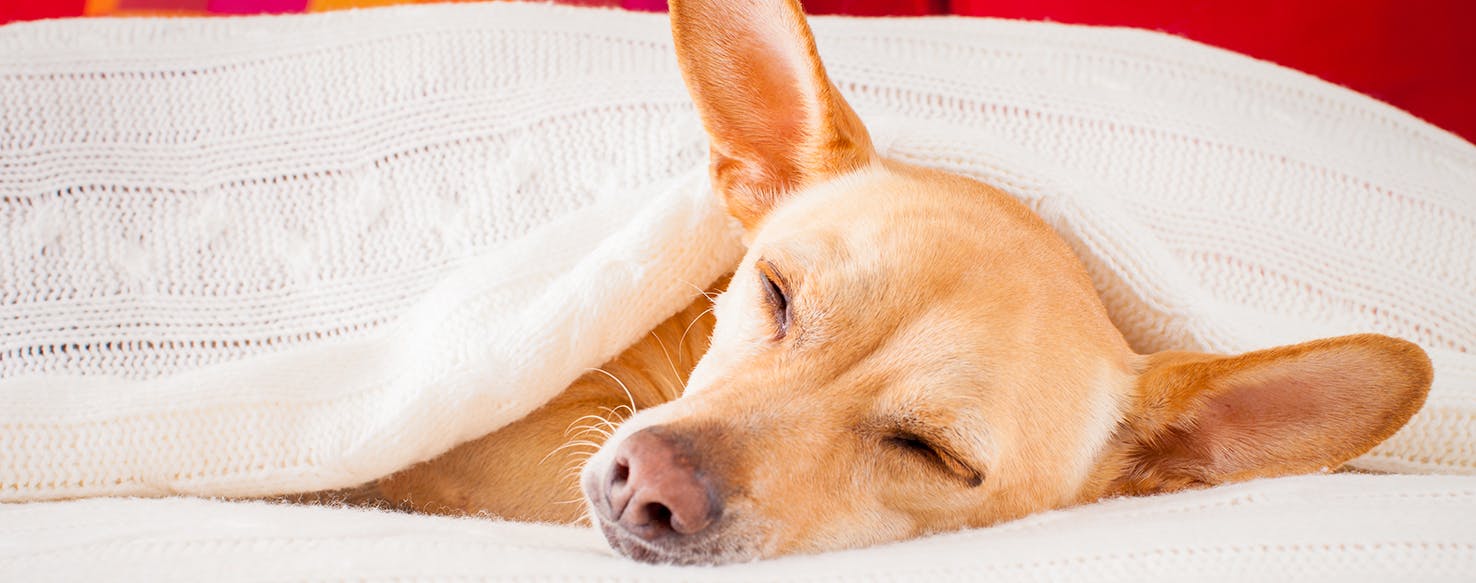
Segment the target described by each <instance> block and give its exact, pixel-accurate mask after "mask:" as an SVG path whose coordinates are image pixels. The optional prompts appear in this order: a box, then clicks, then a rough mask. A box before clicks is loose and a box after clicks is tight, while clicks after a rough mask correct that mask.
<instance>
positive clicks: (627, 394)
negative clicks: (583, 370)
mask: <svg viewBox="0 0 1476 583" xmlns="http://www.w3.org/2000/svg"><path fill="white" fill-rule="evenodd" d="M589 370H592V371H595V372H598V373H600V374H603V375H605V376H607V377H610V380H612V381H615V384H617V385H620V390H622V391H625V398H626V400H628V401H630V410H631V411H635V409H636V400H635V395H632V394H631V393H630V387H627V386H625V381H622V380H620V379H619V378H618V377H616V376H615V375H613V374H610V371H607V370H605V369H603V368H600V367H594V368H591V369H589Z"/></svg>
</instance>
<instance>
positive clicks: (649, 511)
mask: <svg viewBox="0 0 1476 583" xmlns="http://www.w3.org/2000/svg"><path fill="white" fill-rule="evenodd" d="M670 11H671V22H672V32H673V36H674V39H675V46H676V52H677V56H678V60H679V63H680V68H681V72H682V76H683V78H684V80H685V81H686V83H687V86H688V88H689V89H690V92H691V96H692V99H693V101H694V103H695V104H696V106H697V110H698V113H699V115H700V117H701V119H702V122H703V126H704V127H705V128H706V130H707V132H708V134H709V136H710V145H711V178H712V184H713V186H714V191H715V192H716V193H718V194H719V195H720V196H721V197H722V198H723V200H724V202H725V204H726V207H727V210H728V212H729V214H731V215H732V216H733V217H734V218H735V219H736V220H737V222H738V223H740V224H741V225H742V227H743V229H744V233H745V235H744V237H745V242H746V243H747V244H748V251H747V254H746V255H745V257H744V258H743V260H742V263H741V264H740V265H739V266H738V268H737V269H736V270H735V271H734V272H733V274H732V275H731V279H730V280H729V281H727V282H726V285H725V288H726V289H725V290H723V291H722V293H721V295H718V296H717V297H716V300H715V301H714V302H712V303H711V306H710V308H711V311H712V313H713V314H714V315H715V324H714V323H713V320H714V319H713V318H706V317H704V315H705V311H706V310H707V309H708V303H709V302H708V299H707V298H706V297H704V298H701V299H699V300H698V302H696V303H694V304H693V305H692V306H690V307H688V308H687V309H686V310H684V311H682V312H681V313H680V314H677V315H676V316H674V317H673V318H672V319H671V320H669V321H667V322H666V323H664V324H662V325H661V326H660V327H659V328H658V329H656V330H655V331H653V333H652V335H651V336H649V337H648V338H647V339H646V340H643V341H641V342H640V343H638V344H636V345H635V346H633V347H631V348H630V349H628V350H627V351H626V352H625V353H623V354H622V355H620V356H619V357H617V358H616V359H615V360H614V361H612V362H611V363H608V364H606V365H605V366H604V367H602V368H601V369H600V370H597V371H594V372H591V373H590V374H588V375H586V376H585V377H584V378H581V379H580V380H579V381H578V382H576V383H575V384H574V385H573V386H571V387H570V388H569V389H567V390H566V391H565V392H564V393H563V394H561V395H559V396H558V397H557V398H555V399H554V400H553V401H551V402H550V403H548V404H547V405H545V406H544V407H542V408H541V409H539V410H537V411H536V412H534V413H533V414H531V415H530V416H528V417H527V418H525V419H523V420H521V421H519V422H517V423H514V424H512V425H509V426H507V427H505V428H503V429H502V430H499V431H497V432H495V433H493V434H491V435H488V436H486V437H484V438H482V439H479V440H476V441H473V442H470V443H467V444H464V445H462V446H460V447H458V448H456V449H455V450H453V451H451V452H449V453H447V454H446V455H444V456H442V457H440V458H437V459H435V460H432V461H430V462H427V463H424V464H421V465H419V466H416V467H413V468H410V469H408V470H405V471H403V472H400V473H398V474H396V475H394V476H391V477H389V478H386V479H384V480H382V481H380V482H379V483H378V484H377V485H376V489H377V492H376V494H375V495H376V496H377V497H378V498H379V499H381V500H385V501H388V503H390V504H394V505H397V506H399V507H402V508H406V509H410V510H415V511H421V512H437V513H449V514H475V513H487V514H492V515H496V516H501V517H505V518H512V519H521V520H541V521H564V522H573V521H579V520H581V519H582V518H584V517H585V516H586V515H587V516H588V517H589V519H590V520H592V522H593V524H594V525H595V526H596V527H598V528H599V529H600V530H601V531H602V532H603V533H604V535H605V537H606V538H607V539H608V541H609V543H610V545H611V546H612V547H613V548H614V549H616V550H617V551H618V552H620V553H623V554H625V555H627V556H629V557H632V558H634V559H637V560H640V561H646V562H657V563H675V564H722V563H731V562H737V561H749V560H755V559H764V558H770V557H776V556H781V555H785V554H792V553H813V552H820V551H827V550H833V549H843V548H852V547H859V546H865V545H873V544H877V543H883V542H887V541H896V540H901V539H907V538H911V537H918V536H924V535H927V534H930V533H938V532H945V531H951V530H956V529H963V528H971V527H984V526H989V525H993V524H997V523H1000V522H1004V521H1009V520H1013V519H1017V518H1020V517H1023V516H1026V515H1029V514H1032V513H1036V512H1041V511H1045V510H1050V509H1056V508H1063V507H1069V506H1073V505H1079V504H1085V503H1089V502H1092V501H1095V500H1100V499H1102V498H1106V497H1114V496H1139V495H1149V494H1156V493H1163V492H1173V491H1177V490H1183V489H1187V488H1200V487H1207V486H1213V485H1216V484H1224V483H1229V482H1237V481H1243V480H1250V479H1255V478H1262V477H1270V476H1283V475H1291V474H1301V473H1309V472H1318V471H1329V470H1331V469H1334V468H1337V467H1338V466H1340V465H1342V464H1343V463H1344V462H1347V461H1348V460H1350V459H1352V458H1354V457H1357V456H1359V455H1361V454H1363V453H1364V452H1367V451H1368V450H1369V449H1370V448H1372V447H1373V446H1375V445H1376V444H1378V443H1379V442H1381V441H1383V440H1384V439H1386V438H1388V437H1389V436H1390V435H1392V434H1393V433H1394V432H1395V431H1396V430H1398V429H1399V428H1400V427H1401V426H1403V425H1404V424H1405V423H1406V422H1407V421H1408V420H1409V419H1410V417H1411V416H1412V415H1413V414H1414V413H1415V412H1416V411H1417V410H1418V409H1419V408H1420V407H1421V405H1422V404H1423V403H1424V400H1425V397H1426V394H1427V393H1428V391H1429V386H1430V382H1431V376H1432V371H1431V366H1430V361H1429V359H1428V357H1427V356H1426V355H1425V353H1424V352H1423V351H1422V350H1421V349H1420V348H1419V347H1418V346H1416V345H1414V344H1412V343H1409V342H1406V341H1403V340H1399V339H1395V338H1390V337H1386V336H1379V335H1372V334H1366V335H1356V336H1346V337H1339V338H1331V339H1324V340H1317V341H1313V342H1307V343H1304V344H1297V345H1292V346H1283V347H1279V348H1271V349H1266V350H1258V351H1255V352H1250V353H1246V354H1239V355H1218V354H1203V353H1196V352H1161V353H1156V354H1146V355H1145V354H1136V353H1134V351H1133V350H1132V349H1130V348H1129V346H1128V344H1127V342H1126V341H1125V340H1124V339H1123V336H1122V334H1121V333H1120V332H1119V331H1118V330H1117V329H1116V328H1115V327H1114V326H1113V324H1112V322H1111V321H1110V320H1109V319H1108V315H1107V312H1106V309H1105V308H1104V307H1103V304H1102V301H1101V299H1100V298H1099V297H1098V295H1097V293H1096V290H1095V289H1094V287H1093V285H1092V282H1091V280H1090V279H1089V278H1088V276H1087V273H1086V271H1085V268H1084V267H1083V265H1082V263H1081V262H1080V260H1079V259H1078V258H1077V257H1076V256H1075V255H1074V254H1073V252H1072V251H1071V249H1070V248H1069V247H1068V246H1067V244H1066V243H1065V242H1064V241H1063V240H1062V239H1061V238H1060V237H1059V236H1058V235H1057V234H1056V233H1055V232H1053V231H1052V230H1051V229H1050V228H1049V227H1048V226H1047V225H1046V224H1045V223H1044V222H1043V221H1042V220H1041V219H1040V218H1039V217H1037V216H1036V215H1034V214H1033V213H1032V212H1031V211H1030V210H1028V209H1027V208H1026V207H1025V206H1024V205H1022V204H1021V203H1019V202H1018V201H1016V200H1014V199H1013V198H1011V197H1009V196H1007V195H1006V194H1004V193H1002V192H1001V191H999V190H997V189H995V188H993V187H990V186H988V185H986V184H982V183H980V182H977V181H974V180H971V179H968V178H965V177H962V176H957V175H953V174H949V173H945V172H941V171H937V170H931V169H927V168H920V167H915V166H910V165H907V164H903V163H900V162H896V161H892V160H888V159H886V158H883V157H881V156H880V155H878V154H877V152H876V151H875V150H874V149H873V148H872V145H871V140H870V138H869V136H868V134H867V130H866V128H865V126H864V125H863V124H862V122H861V120H860V119H859V118H858V117H857V115H856V114H855V112H853V111H852V109H851V107H850V106H849V105H848V104H847V103H846V101H845V99H844V98H843V97H842V96H841V94H840V92H839V91H838V90H837V88H836V86H835V85H834V84H833V83H831V81H830V80H829V78H828V77H827V75H826V72H825V70H824V68H823V67H822V65H821V62H820V58H819V55H818V53H817V51H816V48H815V43H814V40H813V38H812V36H811V33H810V29H809V27H808V24H807V23H806V21H805V17H804V15H803V12H802V11H801V8H800V6H799V4H798V3H797V1H796V0H748V1H734V0H672V2H670ZM699 357H700V360H699ZM627 417H628V418H627ZM621 420H623V422H620V423H618V425H616V423H615V422H616V421H621Z"/></svg>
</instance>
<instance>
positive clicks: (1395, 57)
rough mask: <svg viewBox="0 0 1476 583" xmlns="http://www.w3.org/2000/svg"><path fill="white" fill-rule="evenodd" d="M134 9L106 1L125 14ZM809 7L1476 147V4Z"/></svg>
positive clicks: (283, 8)
mask: <svg viewBox="0 0 1476 583" xmlns="http://www.w3.org/2000/svg"><path fill="white" fill-rule="evenodd" d="M132 1H134V0H104V2H105V3H110V4H113V5H119V6H122V7H124V8H127V7H128V6H129V5H130V4H129V2H132ZM140 1H141V0H140ZM170 1H172V2H175V3H179V2H185V3H189V2H193V1H194V0H170ZM201 1H202V2H203V1H204V0H201ZM384 1H385V0H372V2H373V3H383V2H384ZM391 1H395V2H417V1H423V0H391ZM803 1H804V4H805V8H806V10H807V11H809V12H811V13H814V14H852V15H860V16H883V15H888V16H920V15H926V14H960V15H970V16H998V17H1005V18H1024V19H1033V20H1053V21H1057V22H1068V23H1076V24H1100V25H1112V26H1134V27H1139V28H1147V29H1152V30H1160V31H1164V32H1169V33H1172V34H1177V35H1180V36H1184V37H1188V38H1191V39H1194V40H1198V41H1201V42H1204V43H1208V44H1212V45H1216V46H1220V47H1223V48H1227V49H1230V50H1233V51H1238V52H1241V53H1244V54H1247V55H1251V56H1253V57H1257V58H1261V59H1266V60H1270V61H1274V62H1277V63H1281V64H1283V65H1286V66H1288V67H1292V68H1294V69H1300V70H1302V71H1305V72H1308V73H1311V74H1313V75H1316V76H1318V77H1321V78H1323V79H1326V80H1328V81H1331V82H1333V83H1337V84H1340V85H1344V86H1347V87H1350V88H1352V89H1354V90H1357V91H1360V92H1363V93H1365V94H1368V95H1371V96H1373V97H1375V98H1377V99H1381V100H1383V101H1386V102H1388V103H1391V104H1393V105H1395V106H1397V107H1400V108H1403V109H1405V110H1408V111H1409V112H1411V113H1413V114H1415V115H1416V116H1419V117H1421V118H1424V119H1425V120H1427V121H1429V122H1431V123H1433V124H1435V125H1437V126H1441V127H1443V128H1445V129H1447V130H1450V131H1451V132H1454V133H1456V134H1458V135H1460V136H1462V137H1464V138H1465V139H1466V140H1468V141H1473V142H1476V0H1409V1H1404V2H1398V1H1393V0H803ZM564 2H565V3H569V4H589V5H599V6H622V7H625V8H629V9H635V10H664V9H665V7H666V2H665V0H564ZM237 3H239V4H242V5H245V6H248V7H254V10H253V9H246V10H233V11H232V12H250V11H260V12H300V11H303V10H305V9H307V8H308V6H309V5H310V3H309V0H239V2H237ZM337 3H339V4H344V3H348V4H351V3H353V0H346V1H345V0H339V1H338V2H337ZM84 4H86V2H85V0H0V23H4V22H8V21H11V20H30V19H37V18H51V17H58V16H77V15H81V14H83V13H84V11H88V10H90V11H93V12H95V10H91V9H90V8H86V9H85V8H84ZM164 4H169V2H164ZM208 5H209V3H206V4H202V7H206V10H204V11H205V12H219V11H218V10H209V9H208ZM125 12H126V10H125Z"/></svg>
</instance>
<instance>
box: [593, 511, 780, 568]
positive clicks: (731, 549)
mask: <svg viewBox="0 0 1476 583" xmlns="http://www.w3.org/2000/svg"><path fill="white" fill-rule="evenodd" d="M595 524H596V525H597V526H598V527H599V529H600V532H601V533H603V534H604V535H605V541H606V542H608V543H610V548H612V549H614V550H615V552H617V553H620V554H621V555H624V556H626V557H629V558H631V559H635V560H637V561H640V562H642V563H650V564H656V565H684V566H685V565H700V566H717V565H727V564H732V563H742V562H748V561H753V560H756V559H758V558H759V557H758V556H757V554H756V553H753V552H752V551H751V550H750V549H749V548H748V547H747V545H744V544H741V543H739V542H738V541H736V540H734V539H733V538H730V537H725V536H723V533H722V531H723V530H727V529H718V530H717V531H715V532H712V533H709V534H707V535H705V536H702V537H700V538H699V539H696V540H683V541H681V542H680V543H679V544H666V541H661V540H659V539H658V541H657V542H650V541H646V540H644V539H642V538H641V537H639V536H636V535H634V534H632V533H630V532H629V531H627V530H625V529H624V528H622V527H621V526H620V525H618V524H614V523H611V522H607V521H605V520H604V519H602V518H599V517H596V518H595Z"/></svg>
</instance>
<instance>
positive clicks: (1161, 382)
mask: <svg viewBox="0 0 1476 583" xmlns="http://www.w3.org/2000/svg"><path fill="white" fill-rule="evenodd" d="M1431 377H1432V371H1431V368H1430V359H1429V357H1427V356H1426V355H1425V352H1424V351H1423V350H1421V349H1420V348H1419V347H1418V346H1416V345H1414V344H1412V343H1409V342H1406V341H1403V340H1398V339H1395V338H1390V337H1387V336H1379V335H1374V334H1364V335H1357V336H1343V337H1339V338H1330V339H1326V340H1317V341H1313V342H1308V343H1305V344H1297V345H1293V346H1283V347H1280V348H1272V349H1269V350H1261V351H1257V352H1250V353H1246V354H1242V355H1239V356H1216V355H1208V354H1197V353H1185V352H1164V353H1158V354H1154V355H1152V356H1149V357H1147V359H1146V361H1145V362H1144V367H1143V370H1142V373H1141V375H1140V376H1139V377H1138V384H1137V393H1138V394H1137V398H1138V400H1137V403H1136V406H1135V407H1134V410H1133V411H1132V412H1131V413H1129V417H1128V418H1127V420H1126V425H1125V426H1124V433H1123V434H1122V435H1121V436H1122V437H1123V439H1124V441H1125V447H1127V448H1128V451H1129V452H1130V453H1129V455H1128V457H1127V459H1126V460H1124V461H1126V462H1127V466H1126V468H1125V470H1126V471H1125V472H1124V474H1123V477H1122V478H1121V481H1120V482H1119V488H1117V490H1118V491H1119V492H1120V493H1123V494H1150V493H1154V492H1163V491H1172V490H1177V489H1181V488H1184V487H1190V486H1198V485H1213V484H1220V483H1225V482H1235V481H1241V480H1248V479H1252V478H1261V477H1270V476H1282V475H1292V474H1303V473H1309V472H1315V471H1319V470H1323V469H1332V468H1336V467H1338V466H1340V465H1342V464H1343V463H1344V462H1346V461H1348V460H1350V459H1353V458H1354V457H1357V456H1359V455H1362V454H1363V453H1365V452H1367V451H1368V450H1369V449H1371V448H1373V446H1375V445H1378V443H1379V442H1381V441H1383V440H1384V439H1387V438H1388V437H1389V436H1390V435H1393V434H1394V432H1395V431H1397V430H1398V429H1399V428H1400V427H1402V426H1404V424H1405V422H1407V421H1409V418H1410V417H1411V416H1413V415H1414V413H1415V411H1418V410H1419V408H1420V406H1421V405H1423V404H1424V402H1425V395H1426V394H1427V393H1428V392H1429V390H1430V381H1431Z"/></svg>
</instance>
